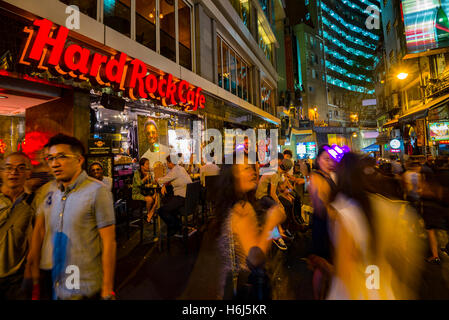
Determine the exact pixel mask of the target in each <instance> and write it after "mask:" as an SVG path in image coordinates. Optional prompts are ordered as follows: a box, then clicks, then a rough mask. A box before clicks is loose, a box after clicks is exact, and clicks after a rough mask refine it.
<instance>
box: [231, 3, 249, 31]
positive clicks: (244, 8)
mask: <svg viewBox="0 0 449 320" xmlns="http://www.w3.org/2000/svg"><path fill="white" fill-rule="evenodd" d="M230 1H231V4H232V6H233V7H234V9H235V11H237V13H238V14H239V16H240V18H241V19H242V21H243V24H244V25H245V26H246V27H247V28H248V29H249V28H250V18H251V10H250V2H251V1H250V0H230Z"/></svg>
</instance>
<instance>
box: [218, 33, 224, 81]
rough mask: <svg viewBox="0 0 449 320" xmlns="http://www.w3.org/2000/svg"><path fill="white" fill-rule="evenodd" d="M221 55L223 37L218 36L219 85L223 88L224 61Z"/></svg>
mask: <svg viewBox="0 0 449 320" xmlns="http://www.w3.org/2000/svg"><path fill="white" fill-rule="evenodd" d="M221 56H222V55H221V39H220V38H219V37H217V63H218V68H217V71H218V86H219V87H222V88H223V61H222V57H221Z"/></svg>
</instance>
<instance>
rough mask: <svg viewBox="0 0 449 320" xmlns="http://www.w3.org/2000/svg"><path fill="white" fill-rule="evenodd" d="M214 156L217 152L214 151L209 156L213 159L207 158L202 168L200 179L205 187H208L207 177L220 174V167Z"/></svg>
mask: <svg viewBox="0 0 449 320" xmlns="http://www.w3.org/2000/svg"><path fill="white" fill-rule="evenodd" d="M214 156H215V153H214V151H212V152H211V153H210V158H209V159H212V160H209V159H206V164H205V165H204V166H202V167H201V168H200V180H201V185H202V186H203V187H206V177H208V176H218V175H220V167H218V166H217V165H216V164H215V159H214Z"/></svg>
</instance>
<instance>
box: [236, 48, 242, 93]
mask: <svg viewBox="0 0 449 320" xmlns="http://www.w3.org/2000/svg"><path fill="white" fill-rule="evenodd" d="M242 84H243V79H242V60H241V59H240V57H238V56H237V95H238V96H239V98H242Z"/></svg>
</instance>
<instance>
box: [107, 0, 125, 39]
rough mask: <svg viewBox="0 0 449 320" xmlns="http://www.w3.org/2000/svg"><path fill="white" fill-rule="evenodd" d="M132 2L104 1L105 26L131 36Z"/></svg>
mask: <svg viewBox="0 0 449 320" xmlns="http://www.w3.org/2000/svg"><path fill="white" fill-rule="evenodd" d="M130 8H131V0H104V24H105V25H107V26H108V27H111V28H112V29H114V30H117V31H118V32H120V33H122V34H124V35H126V36H128V37H129V36H130V35H131V9H130Z"/></svg>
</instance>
